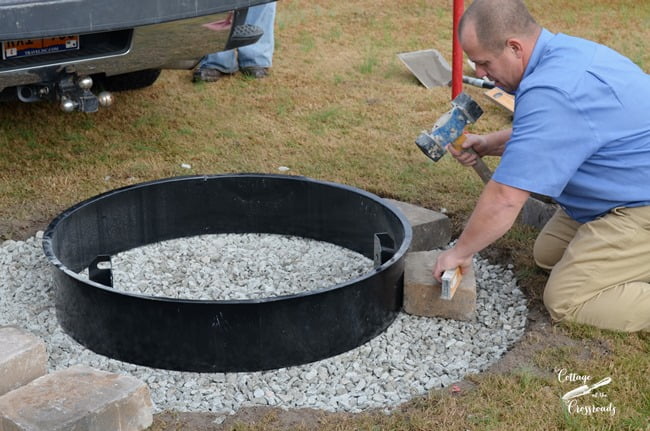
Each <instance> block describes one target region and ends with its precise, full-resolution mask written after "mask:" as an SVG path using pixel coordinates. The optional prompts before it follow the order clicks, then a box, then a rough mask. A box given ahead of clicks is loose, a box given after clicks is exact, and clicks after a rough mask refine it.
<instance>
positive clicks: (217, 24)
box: [0, 12, 233, 90]
mask: <svg viewBox="0 0 650 431" xmlns="http://www.w3.org/2000/svg"><path fill="white" fill-rule="evenodd" d="M232 25H233V14H232V13H230V12H225V13H217V14H212V15H206V16H201V17H194V18H189V19H181V20H177V21H171V22H164V23H160V24H152V25H145V26H141V27H135V28H133V29H126V30H117V31H112V32H105V33H92V34H89V35H88V36H89V37H90V38H86V39H84V35H81V36H80V38H81V39H80V49H79V51H73V52H64V53H54V54H44V55H38V56H33V57H26V58H20V59H16V60H0V90H2V89H4V88H6V87H12V86H18V85H27V84H35V83H40V82H47V81H53V80H56V79H57V78H58V77H60V76H61V74H64V73H65V74H70V73H76V74H78V75H93V74H97V73H104V74H106V75H107V76H111V75H118V74H122V73H128V72H134V71H138V70H144V69H191V68H193V67H194V66H195V65H196V64H197V62H198V61H199V60H200V59H201V57H203V56H204V55H205V54H207V53H211V52H216V51H220V50H223V49H224V47H225V46H226V44H227V42H228V38H229V36H230V31H231V27H232ZM102 35H104V36H105V37H104V38H103V39H102ZM84 40H87V41H88V42H87V45H88V44H91V43H92V42H93V40H94V41H97V40H100V41H102V42H101V43H96V45H97V46H96V47H89V46H84ZM109 42H110V43H109Z"/></svg>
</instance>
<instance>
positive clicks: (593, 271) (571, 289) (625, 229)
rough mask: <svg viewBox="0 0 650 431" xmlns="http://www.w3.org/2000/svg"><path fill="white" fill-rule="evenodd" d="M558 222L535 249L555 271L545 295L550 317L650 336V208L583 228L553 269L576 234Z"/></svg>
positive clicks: (629, 211)
mask: <svg viewBox="0 0 650 431" xmlns="http://www.w3.org/2000/svg"><path fill="white" fill-rule="evenodd" d="M559 217H560V222H559V223H554V224H553V225H551V226H549V229H548V231H547V232H546V233H544V232H542V233H543V234H544V235H543V237H542V234H540V237H541V238H540V239H538V242H539V244H537V243H536V245H535V249H536V252H537V255H536V257H535V259H536V261H538V262H539V263H541V264H542V266H550V267H552V271H551V274H550V276H549V279H548V282H547V284H546V287H545V290H544V304H545V305H546V307H547V309H548V310H549V313H550V314H551V317H552V318H553V319H554V320H557V321H561V320H566V321H575V322H578V323H586V324H589V325H593V326H596V327H599V328H604V329H614V330H620V331H630V332H632V331H639V330H646V331H650V264H649V261H650V206H646V207H640V208H619V209H615V210H613V211H612V212H611V213H609V214H607V215H606V216H604V217H601V218H599V219H597V220H594V221H591V222H589V223H585V224H582V225H579V224H578V227H577V229H576V232H575V236H574V237H573V239H571V240H570V242H569V243H568V244H567V245H566V249H565V250H564V252H563V253H562V254H561V258H560V259H559V260H558V261H557V262H556V263H555V264H553V260H554V258H555V257H556V256H557V255H558V254H560V251H561V249H562V245H563V244H564V243H566V238H567V236H568V232H569V231H570V230H571V228H570V227H567V223H563V222H562V221H561V217H562V216H559ZM554 218H555V216H554ZM552 220H553V219H552ZM556 221H557V220H556ZM549 223H550V222H549ZM569 224H570V223H569ZM558 226H559V228H558ZM545 230H546V228H545ZM557 232H564V233H559V234H558V233H557ZM544 251H546V252H544Z"/></svg>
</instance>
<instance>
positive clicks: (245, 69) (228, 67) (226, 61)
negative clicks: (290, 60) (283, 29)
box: [192, 1, 276, 82]
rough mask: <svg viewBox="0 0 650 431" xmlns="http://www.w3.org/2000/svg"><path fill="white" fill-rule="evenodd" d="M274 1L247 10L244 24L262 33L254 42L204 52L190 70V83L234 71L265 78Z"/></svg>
mask: <svg viewBox="0 0 650 431" xmlns="http://www.w3.org/2000/svg"><path fill="white" fill-rule="evenodd" d="M275 11H276V3H275V2H274V1H273V2H271V3H265V4H261V5H257V6H253V7H251V8H249V9H248V14H247V15H246V24H253V25H256V26H258V27H260V28H261V29H262V30H263V31H264V34H263V35H262V37H261V38H260V39H259V40H258V41H257V42H255V43H253V44H251V45H246V46H242V47H241V48H237V49H230V50H228V51H220V52H215V53H212V54H208V55H206V56H205V57H203V58H202V59H201V61H200V62H199V65H198V67H197V68H196V69H194V72H193V73H192V81H194V82H199V81H203V82H215V81H218V80H219V79H221V78H223V77H224V76H229V75H232V74H233V73H235V72H237V71H238V70H239V71H241V72H242V73H243V74H244V75H246V76H250V77H252V78H255V79H260V78H265V77H266V76H268V74H269V68H270V67H271V65H272V63H273V52H274V48H275V37H274V31H273V26H274V24H275Z"/></svg>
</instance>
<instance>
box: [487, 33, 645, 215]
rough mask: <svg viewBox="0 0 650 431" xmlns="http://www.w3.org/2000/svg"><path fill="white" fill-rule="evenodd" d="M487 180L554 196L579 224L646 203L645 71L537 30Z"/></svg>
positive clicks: (589, 45) (607, 52)
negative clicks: (508, 133) (508, 130)
mask: <svg viewBox="0 0 650 431" xmlns="http://www.w3.org/2000/svg"><path fill="white" fill-rule="evenodd" d="M515 98H516V106H515V114H514V118H513V133H512V137H511V139H510V141H508V143H507V145H506V148H505V151H504V153H503V156H502V158H501V162H500V164H499V166H498V168H497V169H496V171H495V173H494V175H493V177H492V178H493V179H494V180H495V181H497V182H499V183H502V184H506V185H509V186H512V187H516V188H520V189H523V190H528V191H531V192H535V193H539V194H543V195H547V196H551V197H553V198H554V199H555V200H556V201H557V202H558V203H559V204H560V205H562V207H563V208H564V209H565V210H566V212H567V213H568V214H569V215H570V216H571V217H572V218H574V219H575V220H577V221H579V222H587V221H590V220H593V219H595V218H597V217H599V216H601V215H603V214H605V213H607V212H608V211H610V210H611V209H613V208H616V207H621V206H627V207H634V206H643V205H650V75H648V74H646V73H645V72H643V71H642V70H641V69H640V68H639V67H638V66H637V65H635V64H634V63H633V62H632V61H630V60H629V59H628V58H626V57H624V56H622V55H620V54H618V53H617V52H615V51H613V50H612V49H609V48H607V47H605V46H603V45H600V44H597V43H594V42H591V41H587V40H584V39H579V38H575V37H571V36H567V35H563V34H557V35H555V34H552V33H551V32H549V31H548V30H542V33H541V35H540V37H539V39H538V41H537V44H536V45H535V49H534V50H533V53H532V56H531V58H530V61H529V63H528V65H527V67H526V71H525V73H524V77H523V79H522V81H521V83H520V85H519V88H518V89H517V91H516V93H515Z"/></svg>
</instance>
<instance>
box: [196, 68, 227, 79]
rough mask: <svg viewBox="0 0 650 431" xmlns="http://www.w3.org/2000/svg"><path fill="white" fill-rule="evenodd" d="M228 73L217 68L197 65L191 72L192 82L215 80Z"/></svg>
mask: <svg viewBox="0 0 650 431" xmlns="http://www.w3.org/2000/svg"><path fill="white" fill-rule="evenodd" d="M228 75H230V74H229V73H223V72H222V71H220V70H217V69H210V68H207V67H197V68H196V69H194V73H193V74H192V82H215V81H218V80H220V79H221V78H223V77H224V76H228Z"/></svg>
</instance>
